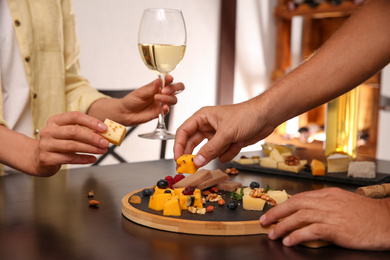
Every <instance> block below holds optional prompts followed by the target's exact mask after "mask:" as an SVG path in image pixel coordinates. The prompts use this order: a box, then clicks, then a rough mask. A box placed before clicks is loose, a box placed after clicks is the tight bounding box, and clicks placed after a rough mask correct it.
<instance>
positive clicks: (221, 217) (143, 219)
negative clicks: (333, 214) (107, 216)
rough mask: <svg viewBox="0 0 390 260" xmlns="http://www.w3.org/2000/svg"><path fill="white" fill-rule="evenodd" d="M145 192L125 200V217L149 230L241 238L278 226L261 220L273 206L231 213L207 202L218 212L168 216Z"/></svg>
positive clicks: (319, 243) (316, 243)
mask: <svg viewBox="0 0 390 260" xmlns="http://www.w3.org/2000/svg"><path fill="white" fill-rule="evenodd" d="M142 190H143V189H141V190H137V191H134V192H130V193H128V194H126V195H125V196H124V197H123V198H122V214H123V216H124V217H125V218H126V219H128V220H131V221H133V222H135V223H137V224H140V225H143V226H146V227H149V228H155V229H159V230H164V231H170V232H176V233H186V234H194V235H211V236H240V235H258V234H268V232H269V231H270V230H271V229H272V228H273V226H274V225H270V226H262V225H260V222H259V218H260V217H261V216H262V215H263V214H264V213H265V212H267V210H268V209H270V208H271V207H272V206H271V205H266V206H265V208H264V210H263V211H247V210H244V209H243V208H242V206H241V205H239V207H238V208H237V209H235V210H230V209H228V208H227V207H226V205H225V206H219V205H218V204H217V203H216V202H207V204H206V205H205V206H207V205H213V206H214V207H215V210H214V211H213V212H211V213H206V214H205V215H199V214H192V213H190V212H188V211H186V210H183V211H182V215H181V216H180V217H173V216H164V215H163V214H162V211H155V210H152V209H149V207H148V204H149V198H148V197H144V196H143V195H142ZM219 193H221V192H219ZM133 195H137V196H139V197H141V203H140V204H136V203H131V202H130V198H131V197H132V196H133ZM221 196H222V198H224V199H225V200H226V201H227V200H228V199H229V197H230V193H228V192H222V193H221ZM327 244H328V243H326V242H323V241H312V242H309V243H305V244H304V245H305V246H308V247H312V248H318V247H322V246H325V245H327Z"/></svg>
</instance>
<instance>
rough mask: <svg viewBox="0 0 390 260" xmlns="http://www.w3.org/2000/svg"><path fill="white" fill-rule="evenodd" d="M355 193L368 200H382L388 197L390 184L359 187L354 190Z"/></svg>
mask: <svg viewBox="0 0 390 260" xmlns="http://www.w3.org/2000/svg"><path fill="white" fill-rule="evenodd" d="M356 193H357V194H360V195H363V196H366V197H369V198H375V199H380V198H384V197H387V196H390V183H383V184H380V185H372V186H365V187H359V188H357V189H356Z"/></svg>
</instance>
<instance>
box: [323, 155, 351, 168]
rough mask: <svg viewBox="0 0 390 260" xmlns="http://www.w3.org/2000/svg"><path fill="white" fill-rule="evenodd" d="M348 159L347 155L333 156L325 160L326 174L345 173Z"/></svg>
mask: <svg viewBox="0 0 390 260" xmlns="http://www.w3.org/2000/svg"><path fill="white" fill-rule="evenodd" d="M349 162H350V158H349V156H348V155H343V154H334V155H331V156H329V157H328V158H327V163H328V172H346V171H348V165H349Z"/></svg>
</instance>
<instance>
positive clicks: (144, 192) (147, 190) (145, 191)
mask: <svg viewBox="0 0 390 260" xmlns="http://www.w3.org/2000/svg"><path fill="white" fill-rule="evenodd" d="M152 194H153V189H144V190H143V191H142V195H143V196H145V197H149V196H151V195H152Z"/></svg>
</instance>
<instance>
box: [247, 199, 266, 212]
mask: <svg viewBox="0 0 390 260" xmlns="http://www.w3.org/2000/svg"><path fill="white" fill-rule="evenodd" d="M264 205H265V200H263V199H260V198H253V197H251V196H249V195H244V197H243V198H242V207H243V208H244V209H245V210H257V211H262V210H263V209H264Z"/></svg>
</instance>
